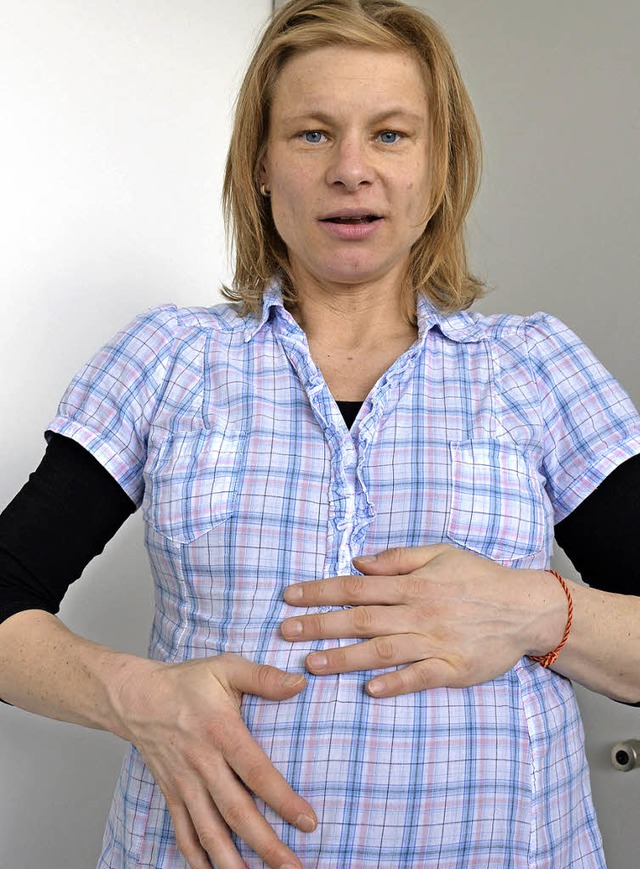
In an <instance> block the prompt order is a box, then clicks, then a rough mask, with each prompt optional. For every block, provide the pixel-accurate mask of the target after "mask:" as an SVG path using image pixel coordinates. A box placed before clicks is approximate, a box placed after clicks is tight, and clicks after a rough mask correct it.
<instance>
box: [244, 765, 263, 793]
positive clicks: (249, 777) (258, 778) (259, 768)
mask: <svg viewBox="0 0 640 869" xmlns="http://www.w3.org/2000/svg"><path fill="white" fill-rule="evenodd" d="M242 777H243V779H244V781H245V782H246V783H247V784H248V785H249V787H250V788H251V790H252V791H259V790H260V789H261V787H262V785H264V784H265V783H266V782H267V781H268V779H269V772H268V769H265V764H264V763H262V762H261V760H260V759H257V760H252V761H250V762H249V764H248V765H247V766H246V767H245V769H244V770H243V776H242Z"/></svg>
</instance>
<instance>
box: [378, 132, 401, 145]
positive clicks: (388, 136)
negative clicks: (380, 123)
mask: <svg viewBox="0 0 640 869" xmlns="http://www.w3.org/2000/svg"><path fill="white" fill-rule="evenodd" d="M399 138H400V133H396V132H395V130H385V131H384V132H383V133H380V141H381V142H382V143H383V144H384V145H395V143H396V142H397V141H398V139H399Z"/></svg>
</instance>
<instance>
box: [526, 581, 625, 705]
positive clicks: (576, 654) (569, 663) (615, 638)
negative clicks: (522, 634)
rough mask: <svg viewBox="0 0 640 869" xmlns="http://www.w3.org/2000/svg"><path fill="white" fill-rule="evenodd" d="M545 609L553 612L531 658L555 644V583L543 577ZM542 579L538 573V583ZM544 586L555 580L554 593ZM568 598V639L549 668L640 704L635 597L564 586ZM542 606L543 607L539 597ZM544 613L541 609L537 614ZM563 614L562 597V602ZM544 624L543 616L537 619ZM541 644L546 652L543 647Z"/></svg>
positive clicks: (602, 691)
mask: <svg viewBox="0 0 640 869" xmlns="http://www.w3.org/2000/svg"><path fill="white" fill-rule="evenodd" d="M546 576H547V577H548V580H547V581H546V586H547V602H546V606H548V607H549V609H548V610H547V611H548V612H550V611H551V610H552V609H553V611H554V613H555V615H554V617H553V619H551V618H550V619H549V620H548V622H547V626H548V630H545V631H544V632H541V633H540V635H539V637H538V638H537V640H536V648H535V650H533V651H530V654H536V655H537V654H545V653H546V652H549V651H550V650H551V649H553V648H554V647H555V645H557V644H558V642H559V641H560V638H561V635H562V629H561V630H560V632H559V631H558V620H557V609H558V605H559V597H558V596H559V595H563V592H562V589H561V588H560V584H559V583H557V580H555V579H554V578H553V577H551V576H550V575H549V574H546ZM540 581H541V577H540V574H539V573H538V582H540ZM549 582H556V585H557V588H556V589H555V594H554V592H553V590H550V589H549ZM568 585H569V589H570V591H571V596H572V598H573V605H574V610H573V623H572V627H571V633H570V634H569V639H568V641H567V643H566V645H565V646H564V648H563V649H562V651H561V652H560V654H559V656H558V660H557V661H556V663H555V664H554V665H553V669H554V670H555V671H556V672H558V673H561V674H562V675H563V676H567V677H568V678H570V679H573V680H575V681H576V682H579V683H580V684H581V685H584V686H585V687H587V688H589V689H590V690H592V691H595V692H597V693H599V694H604V695H606V696H608V697H613V698H615V699H616V700H623V701H626V702H629V703H637V702H638V701H640V597H635V596H632V595H622V594H611V593H609V592H604V591H600V590H598V589H595V588H588V587H587V586H583V585H579V584H578V583H574V582H568ZM552 597H553V598H554V599H553V602H552V601H551V598H552ZM540 603H541V606H542V607H544V606H545V602H544V600H543V599H541V601H540ZM542 611H543V610H541V612H542ZM564 611H565V615H566V599H565V610H564ZM541 621H542V622H544V621H545V619H544V615H542V617H541ZM545 644H546V648H545Z"/></svg>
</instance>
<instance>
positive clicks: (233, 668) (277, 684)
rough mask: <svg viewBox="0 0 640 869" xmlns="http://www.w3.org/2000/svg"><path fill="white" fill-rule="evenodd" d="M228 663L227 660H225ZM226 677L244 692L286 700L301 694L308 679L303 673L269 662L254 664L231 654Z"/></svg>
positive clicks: (269, 698) (238, 689)
mask: <svg viewBox="0 0 640 869" xmlns="http://www.w3.org/2000/svg"><path fill="white" fill-rule="evenodd" d="M225 663H226V662H225ZM228 663H229V669H227V668H226V667H225V669H227V672H226V674H225V675H226V677H227V680H228V682H229V684H230V685H231V686H232V687H233V688H235V689H236V690H237V691H240V692H241V693H242V694H257V695H258V696H259V697H266V698H267V699H268V700H286V699H287V698H288V697H293V696H295V695H296V694H299V693H300V691H302V689H303V688H305V687H306V685H307V681H306V679H305V678H304V676H303V675H302V673H288V672H287V671H286V670H279V669H278V668H277V667H271V666H270V665H269V664H254V663H253V661H247V659H246V658H241V657H236V656H231V659H230V660H229V662H228Z"/></svg>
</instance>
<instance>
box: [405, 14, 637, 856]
mask: <svg viewBox="0 0 640 869" xmlns="http://www.w3.org/2000/svg"><path fill="white" fill-rule="evenodd" d="M413 5H415V6H418V7H420V8H421V9H423V10H424V11H426V12H428V13H430V14H431V15H433V17H434V18H435V19H436V20H437V21H439V22H440V23H441V24H442V26H443V27H444V29H445V30H446V32H447V33H448V35H449V37H450V39H451V41H452V42H453V45H454V48H455V50H456V53H457V56H458V59H459V61H460V63H461V66H462V70H463V74H464V76H465V80H466V81H467V84H468V86H469V88H470V91H471V95H472V98H473V100H474V104H475V106H476V109H477V112H478V115H479V117H480V124H481V126H482V129H483V134H484V140H485V147H486V167H485V173H484V179H483V185H482V189H481V193H480V197H479V199H478V202H477V206H476V207H475V209H474V212H473V217H472V220H471V222H470V237H471V241H472V250H473V256H472V259H473V264H474V267H475V268H476V269H477V270H478V271H479V272H480V274H481V275H482V276H483V277H484V278H485V279H487V280H488V282H489V283H490V284H491V285H492V286H493V287H495V290H494V292H493V293H492V294H491V295H490V296H489V297H488V298H487V299H486V300H484V301H483V303H482V304H481V305H480V306H479V307H480V308H481V309H482V310H485V311H512V312H514V313H522V314H524V313H530V312H532V311H536V310H547V311H550V312H551V313H553V314H555V315H556V316H559V317H560V318H561V319H563V320H565V321H566V322H567V323H568V324H569V325H571V327H572V328H573V329H574V330H575V331H576V332H577V333H578V334H579V335H580V336H581V337H582V338H583V340H584V341H585V342H586V343H587V344H588V345H589V346H590V347H591V348H592V349H593V350H594V352H595V353H596V354H597V355H598V356H599V358H600V359H601V360H602V361H603V362H604V363H605V365H607V367H608V368H609V369H610V370H611V371H613V373H614V374H615V375H616V377H617V378H618V379H619V380H620V381H621V383H622V384H623V385H624V386H625V388H626V389H627V391H628V392H629V393H630V394H631V396H632V398H633V400H634V402H635V404H636V406H637V407H640V367H639V366H638V357H639V353H640V294H639V293H638V277H639V269H638V239H639V238H640V201H639V198H640V197H639V195H638V193H639V190H640V186H639V185H640V164H639V162H638V152H639V146H640V114H639V113H638V88H639V86H640V65H639V64H638V45H639V37H640V4H638V3H637V0H615V2H613V3H609V2H606V0H562V2H558V0H535V2H533V3H532V2H529V0H483V2H482V3H474V2H471V0H414V4H413ZM558 565H559V569H561V570H562V571H563V572H564V573H565V575H571V576H573V577H574V578H575V574H574V573H573V570H572V568H571V567H570V566H569V565H568V563H567V561H566V559H565V558H564V556H563V555H562V553H560V554H559V557H558ZM639 591H640V590H639ZM578 696H579V699H580V703H581V707H582V711H583V716H584V720H585V728H586V738H587V749H588V753H589V760H590V764H591V770H592V776H591V777H592V784H593V791H594V799H595V802H596V807H597V810H598V817H599V820H600V826H601V829H602V833H603V838H604V842H605V851H606V855H607V862H608V865H609V867H610V869H638V866H639V865H640V858H639V857H638V855H639V854H640V824H638V808H639V806H640V771H633V772H630V773H620V772H616V771H615V770H614V769H613V768H612V766H611V762H610V748H611V746H612V745H613V744H614V743H615V742H617V741H618V740H619V739H622V738H626V737H635V738H640V709H634V708H629V707H624V706H620V705H618V704H616V703H613V702H611V701H609V700H607V699H605V698H603V697H599V696H597V695H595V694H591V693H590V692H588V691H585V690H583V689H579V690H578ZM639 699H640V698H639ZM558 869H560V867H558Z"/></svg>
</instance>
